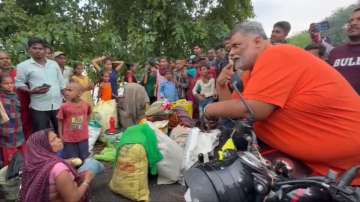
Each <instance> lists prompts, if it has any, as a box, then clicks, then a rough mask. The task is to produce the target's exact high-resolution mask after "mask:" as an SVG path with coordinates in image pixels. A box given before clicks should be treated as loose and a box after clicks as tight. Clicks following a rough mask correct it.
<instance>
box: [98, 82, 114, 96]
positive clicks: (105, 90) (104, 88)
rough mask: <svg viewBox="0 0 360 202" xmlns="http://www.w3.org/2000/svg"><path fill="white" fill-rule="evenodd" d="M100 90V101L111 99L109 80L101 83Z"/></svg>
mask: <svg viewBox="0 0 360 202" xmlns="http://www.w3.org/2000/svg"><path fill="white" fill-rule="evenodd" d="M100 91H101V92H100V95H101V100H102V101H108V100H111V99H112V89H111V83H110V82H107V83H101V87H100Z"/></svg>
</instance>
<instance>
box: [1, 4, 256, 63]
mask: <svg viewBox="0 0 360 202" xmlns="http://www.w3.org/2000/svg"><path fill="white" fill-rule="evenodd" d="M251 16H253V9H252V5H251V0H195V1H192V0H182V1H179V0H34V1H27V0H3V1H0V45H1V48H3V49H5V50H6V51H8V52H10V53H11V55H12V57H13V60H14V63H17V62H19V61H22V60H24V59H25V58H26V57H27V54H26V42H27V40H28V39H29V38H30V37H34V36H36V37H42V38H45V39H46V40H47V41H48V42H49V43H50V44H51V45H52V46H53V47H54V49H55V50H61V51H64V52H65V53H66V54H67V55H68V57H69V58H70V60H72V61H76V60H81V61H85V62H89V61H90V60H91V59H92V58H93V57H95V56H100V55H109V56H113V57H116V58H119V59H123V60H125V61H127V62H145V61H146V60H147V59H148V58H149V57H154V56H160V55H167V56H170V57H175V58H178V57H186V56H188V55H189V54H190V53H191V48H192V46H193V45H194V44H195V43H196V44H200V45H202V46H204V47H205V48H209V47H213V46H215V45H217V44H218V43H220V42H221V41H222V39H223V38H224V36H226V35H227V34H228V32H229V30H230V28H231V27H232V26H233V25H234V24H235V23H236V22H239V21H243V20H245V19H247V18H248V17H251Z"/></svg>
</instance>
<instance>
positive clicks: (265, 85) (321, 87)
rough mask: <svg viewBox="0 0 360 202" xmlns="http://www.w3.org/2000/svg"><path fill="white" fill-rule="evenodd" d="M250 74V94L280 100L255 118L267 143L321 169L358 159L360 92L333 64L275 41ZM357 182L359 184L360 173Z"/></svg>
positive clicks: (247, 88)
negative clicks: (265, 114)
mask: <svg viewBox="0 0 360 202" xmlns="http://www.w3.org/2000/svg"><path fill="white" fill-rule="evenodd" d="M246 80H247V81H246V83H245V89H244V93H243V94H244V97H245V98H246V99H248V100H257V101H261V102H265V103H269V104H272V105H275V106H277V108H276V109H275V111H274V112H272V114H271V115H270V116H269V117H268V118H267V119H266V120H264V121H258V122H256V124H255V131H256V133H257V135H258V137H259V138H260V139H261V140H262V141H264V142H265V143H266V144H268V145H269V146H271V147H272V148H275V149H278V150H280V151H281V152H284V153H286V154H288V155H290V156H292V157H295V158H297V159H300V160H302V161H303V162H304V163H305V164H307V165H308V166H309V167H310V168H311V169H312V170H313V171H315V172H316V173H319V174H322V175H326V174H327V172H328V171H329V169H332V170H335V171H338V172H344V171H345V170H347V169H349V168H351V167H352V166H355V165H359V164H360V148H359V146H360V97H359V96H358V95H357V93H356V92H355V90H354V89H353V88H352V87H351V85H350V84H349V83H348V82H347V81H346V80H345V79H344V77H342V76H341V75H340V73H339V72H337V71H336V70H335V69H334V68H332V67H331V66H329V65H328V64H327V63H325V62H323V61H322V60H320V59H318V58H315V57H314V56H312V55H311V54H310V53H307V52H305V51H303V50H301V49H299V48H296V47H294V46H290V45H277V46H270V47H269V48H267V49H266V50H265V51H264V52H263V53H262V54H261V55H260V56H259V57H258V60H257V61H256V64H255V66H254V68H253V70H252V71H251V72H250V74H249V77H248V78H247V79H246ZM354 184H357V185H360V177H359V176H358V178H357V179H356V180H355V182H354Z"/></svg>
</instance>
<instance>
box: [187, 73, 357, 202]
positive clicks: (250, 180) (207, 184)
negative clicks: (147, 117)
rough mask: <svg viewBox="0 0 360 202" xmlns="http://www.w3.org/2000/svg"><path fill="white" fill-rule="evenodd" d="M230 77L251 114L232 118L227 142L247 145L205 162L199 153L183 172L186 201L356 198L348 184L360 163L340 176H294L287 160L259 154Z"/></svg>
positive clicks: (339, 201)
mask: <svg viewBox="0 0 360 202" xmlns="http://www.w3.org/2000/svg"><path fill="white" fill-rule="evenodd" d="M232 81H233V82H232V86H233V89H234V90H236V91H237V92H238V94H239V96H240V98H241V99H240V100H241V102H242V103H243V104H244V106H245V107H246V108H247V110H248V112H249V114H250V115H249V117H247V118H245V119H243V120H232V121H233V122H234V128H233V132H232V133H231V135H230V139H229V140H231V141H232V140H236V139H239V137H240V138H241V139H242V141H240V142H244V140H245V142H246V143H247V145H246V147H239V148H245V149H244V150H239V149H237V150H228V151H224V158H223V160H211V161H209V162H204V161H203V159H204V158H203V155H200V156H199V162H198V163H197V164H196V165H195V166H193V167H192V168H190V169H189V170H188V171H187V172H185V174H184V176H185V183H186V185H187V187H188V193H187V196H188V197H189V198H190V200H191V201H193V202H195V201H196V202H202V201H204V202H235V201H236V202H238V201H241V202H360V188H358V187H353V186H351V182H352V181H353V180H354V179H355V177H356V176H357V174H358V173H359V171H360V166H355V167H353V168H351V169H349V170H348V171H347V172H345V174H343V175H342V176H341V177H340V178H338V176H337V174H336V173H335V172H333V171H331V170H330V171H329V173H328V175H327V176H313V177H304V176H302V177H299V176H296V175H293V165H294V162H293V161H292V160H289V159H288V158H285V159H284V158H283V159H282V160H278V161H275V162H274V161H273V162H270V161H269V160H268V159H266V158H264V157H263V155H262V154H261V152H260V149H259V144H258V141H257V137H256V134H255V132H254V130H253V123H254V121H255V119H254V113H253V111H252V109H251V108H250V107H249V106H248V104H247V103H246V101H245V99H243V98H242V96H241V94H240V91H239V90H238V87H237V86H238V85H237V82H239V79H233V80H232ZM206 159H209V158H206ZM210 159H213V158H210ZM338 179H339V180H338Z"/></svg>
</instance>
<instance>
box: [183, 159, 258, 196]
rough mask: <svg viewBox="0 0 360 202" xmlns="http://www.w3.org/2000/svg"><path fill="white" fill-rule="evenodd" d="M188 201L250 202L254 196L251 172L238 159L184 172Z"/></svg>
mask: <svg viewBox="0 0 360 202" xmlns="http://www.w3.org/2000/svg"><path fill="white" fill-rule="evenodd" d="M185 182H186V184H187V185H188V187H189V189H190V191H191V200H192V201H199V202H219V201H228V202H238V201H242V202H252V201H254V198H255V197H256V194H255V189H254V181H253V176H252V173H251V170H249V169H248V167H245V166H244V165H243V163H242V162H241V161H240V159H239V158H233V159H228V160H225V161H216V162H210V163H206V164H201V165H199V166H197V167H195V168H191V169H189V170H188V171H187V172H186V173H185Z"/></svg>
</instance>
